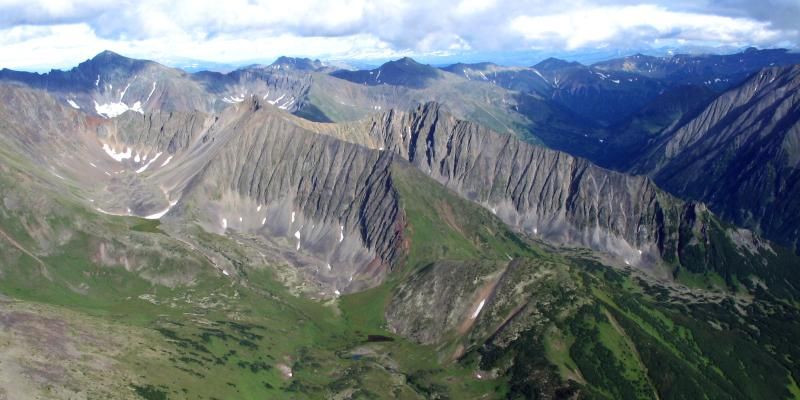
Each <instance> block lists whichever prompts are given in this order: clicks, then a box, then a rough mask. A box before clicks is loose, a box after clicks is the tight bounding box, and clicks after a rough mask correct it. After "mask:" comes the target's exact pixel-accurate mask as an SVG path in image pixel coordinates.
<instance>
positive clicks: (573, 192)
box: [311, 103, 763, 273]
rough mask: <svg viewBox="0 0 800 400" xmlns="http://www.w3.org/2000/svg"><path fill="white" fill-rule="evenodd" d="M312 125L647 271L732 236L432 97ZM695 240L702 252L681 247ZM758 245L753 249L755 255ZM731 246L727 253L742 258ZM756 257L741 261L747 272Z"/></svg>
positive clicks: (700, 210)
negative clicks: (715, 236)
mask: <svg viewBox="0 0 800 400" xmlns="http://www.w3.org/2000/svg"><path fill="white" fill-rule="evenodd" d="M311 129H316V130H318V131H321V132H326V133H328V134H330V135H334V136H337V137H340V138H343V139H345V140H354V141H360V142H361V143H364V144H366V145H371V146H377V147H379V148H382V149H384V150H385V151H391V152H394V153H396V154H398V155H400V156H402V157H403V158H405V159H407V160H409V162H410V163H411V164H413V165H414V166H416V167H417V168H418V169H420V170H422V171H423V172H425V173H426V174H428V175H429V176H430V177H432V178H433V179H435V180H436V181H438V182H439V183H441V184H443V185H445V186H446V187H448V188H450V189H452V190H454V191H456V192H457V193H459V194H460V195H462V196H463V197H465V198H467V199H469V200H472V201H474V202H477V203H479V204H481V205H483V206H484V207H485V208H487V209H489V210H491V211H492V212H493V213H495V214H496V215H497V216H498V217H500V218H501V219H502V220H503V221H504V222H506V223H508V224H509V225H511V226H513V227H515V228H516V229H518V230H520V231H522V232H524V233H526V234H528V235H531V236H533V237H537V238H542V239H544V240H546V241H549V242H551V243H557V244H566V245H572V246H578V247H587V248H590V249H594V250H599V251H601V252H604V253H607V254H611V255H613V256H615V257H617V258H618V262H620V263H624V264H628V265H635V266H641V267H652V266H655V265H658V264H659V263H660V262H661V261H666V262H667V263H674V264H675V265H681V266H682V267H685V268H687V269H690V270H694V271H700V270H705V269H706V268H710V267H709V266H710V265H712V264H719V263H716V262H713V261H711V259H710V258H714V257H717V255H718V254H719V253H721V252H723V249H721V248H718V247H719V246H720V243H716V244H714V243H711V240H710V239H709V235H708V234H707V232H710V231H712V230H714V231H719V232H720V233H721V234H722V237H723V238H725V239H724V240H723V241H725V242H726V243H728V242H731V241H732V239H730V238H727V237H728V236H730V235H732V234H733V233H732V232H733V231H730V230H729V229H728V228H725V227H722V226H720V225H719V224H718V222H717V220H716V219H715V217H713V216H712V215H711V214H710V213H709V212H708V211H707V210H706V208H705V206H704V205H702V204H697V203H691V202H689V203H686V202H683V201H681V200H679V199H677V198H675V197H672V196H670V195H669V194H667V193H665V192H663V191H661V190H660V189H658V187H657V186H656V185H655V184H654V183H653V182H652V181H651V180H650V179H648V178H646V177H643V176H631V175H625V174H622V173H618V172H613V171H609V170H605V169H603V168H599V167H597V166H594V165H592V164H591V163H589V162H587V161H585V160H582V159H578V158H574V157H571V156H569V155H566V154H564V153H560V152H556V151H552V150H548V149H545V148H542V147H538V146H535V145H531V144H528V143H525V142H522V141H520V140H518V139H516V138H514V137H513V136H509V135H500V134H497V133H494V132H492V131H490V130H488V129H486V128H483V127H481V126H479V125H476V124H474V123H470V122H465V121H461V120H458V119H457V118H454V117H453V116H451V115H449V114H448V113H446V112H445V111H443V110H442V108H441V107H440V106H439V105H437V104H435V103H429V104H426V105H422V106H419V107H418V108H417V109H415V110H414V111H412V112H409V113H403V112H396V111H391V112H388V113H385V114H383V115H381V116H377V117H375V118H373V119H370V120H368V121H362V122H360V123H358V124H350V125H317V126H314V127H311ZM364 132H368V133H367V134H365V133H364ZM712 224H714V226H715V227H717V228H713V227H712ZM696 246H700V247H701V250H700V253H701V254H700V255H698V254H695V253H692V251H689V250H688V249H694V248H695V247H696ZM754 246H755V248H760V247H759V246H758V245H754ZM712 247H713V248H714V249H712ZM735 248H736V246H733V245H731V246H729V248H728V249H726V250H724V251H725V252H729V250H730V249H735ZM762 250H763V249H761V250H757V251H755V254H756V255H757V257H756V258H758V257H760V256H758V254H760V253H759V252H760V251H762ZM730 251H732V254H730V255H729V256H728V257H740V258H742V259H748V257H749V254H750V253H746V252H742V253H741V254H739V255H737V254H736V253H737V252H738V251H737V250H730ZM690 253H691V254H690ZM715 254H717V255H715ZM759 262H760V261H753V260H748V261H746V263H747V264H748V265H749V266H750V267H752V268H755V267H756V264H758V263H759ZM718 267H719V268H720V270H724V268H725V267H724V265H718ZM662 272H663V271H662ZM673 272H674V271H673ZM723 273H724V272H723Z"/></svg>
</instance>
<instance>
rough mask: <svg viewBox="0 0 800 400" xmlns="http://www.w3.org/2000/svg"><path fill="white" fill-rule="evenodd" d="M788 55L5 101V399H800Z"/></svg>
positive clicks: (1, 312) (145, 72)
mask: <svg viewBox="0 0 800 400" xmlns="http://www.w3.org/2000/svg"><path fill="white" fill-rule="evenodd" d="M798 199H800V54H798V53H794V52H791V51H787V50H781V49H771V50H757V49H754V48H751V49H747V50H746V51H743V52H741V53H736V54H729V55H688V54H677V55H671V56H666V57H654V56H646V55H642V54H636V55H632V56H629V57H624V58H620V59H612V60H607V61H603V62H599V63H596V64H593V65H583V64H580V63H577V62H568V61H565V60H559V59H554V58H550V59H546V60H544V61H542V62H540V63H537V64H536V65H533V66H502V65H497V64H493V63H488V62H487V63H477V64H464V63H459V64H453V65H449V66H442V67H441V68H440V67H436V66H431V65H426V64H422V63H418V62H416V61H415V60H413V59H411V58H402V59H399V60H395V61H390V62H388V63H385V64H383V65H380V66H378V67H376V68H372V69H364V70H356V69H344V68H341V67H337V66H334V65H329V64H327V63H324V62H321V61H319V60H311V59H301V58H289V57H281V58H279V59H277V60H276V61H275V62H274V63H273V64H270V65H251V66H247V67H243V68H240V69H236V70H234V71H232V72H228V73H219V72H209V71H201V72H193V73H189V72H185V71H183V70H180V69H176V68H171V67H167V66H164V65H161V64H158V63H156V62H152V61H146V60H136V59H130V58H126V57H124V56H121V55H118V54H116V53H113V52H110V51H105V52H102V53H100V54H98V55H97V56H95V57H94V58H92V59H89V60H87V61H85V62H83V63H80V64H79V65H78V66H76V67H74V68H72V69H70V70H65V71H61V70H53V71H51V72H48V73H44V74H38V73H30V72H20V71H13V70H8V69H3V70H1V71H0V399H148V400H162V399H184V398H185V399H264V398H296V399H317V398H328V399H359V398H363V399H376V398H401V399H423V398H425V399H427V398H430V399H494V398H511V399H539V398H541V399H584V398H587V399H595V398H598V399H639V398H656V399H697V398H707V399H782V398H800V364H798V363H800V342H798V340H797V339H798V338H800V255H798V254H799V253H798V251H800V200H798Z"/></svg>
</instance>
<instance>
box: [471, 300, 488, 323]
mask: <svg viewBox="0 0 800 400" xmlns="http://www.w3.org/2000/svg"><path fill="white" fill-rule="evenodd" d="M484 304H486V299H483V300H481V302H480V303H478V308H476V309H475V312H474V313H472V316H470V319H475V318H478V315H479V314H480V313H481V310H482V309H483V305H484Z"/></svg>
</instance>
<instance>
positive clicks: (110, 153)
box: [103, 143, 133, 162]
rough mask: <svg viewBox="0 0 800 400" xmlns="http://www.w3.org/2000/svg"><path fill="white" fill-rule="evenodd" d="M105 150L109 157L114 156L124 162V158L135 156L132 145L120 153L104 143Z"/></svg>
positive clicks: (118, 160)
mask: <svg viewBox="0 0 800 400" xmlns="http://www.w3.org/2000/svg"><path fill="white" fill-rule="evenodd" d="M103 150H104V151H105V152H106V154H108V156H109V157H111V158H113V159H114V160H116V161H117V162H122V160H127V159H129V158H131V157H132V156H133V151H132V150H131V148H130V147H126V148H125V152H124V153H118V152H116V151H115V150H114V149H112V148H111V146H109V145H108V144H106V143H103Z"/></svg>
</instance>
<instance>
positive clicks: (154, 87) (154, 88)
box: [144, 81, 156, 104]
mask: <svg viewBox="0 0 800 400" xmlns="http://www.w3.org/2000/svg"><path fill="white" fill-rule="evenodd" d="M155 91H156V83H155V81H154V82H153V88H152V89H150V94H148V95H147V99H145V100H144V102H145V104H147V102H148V101H150V97H152V96H153V93H154V92H155Z"/></svg>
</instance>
